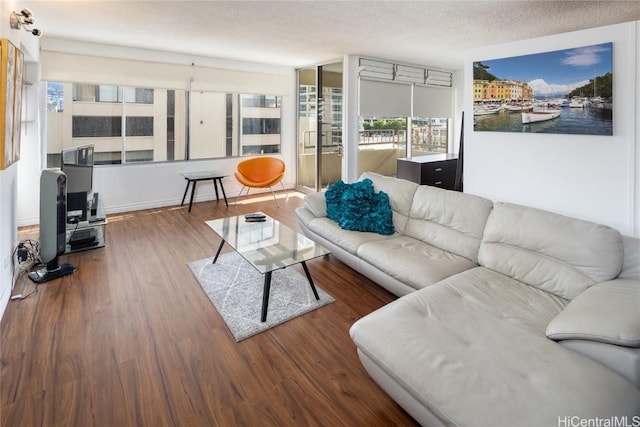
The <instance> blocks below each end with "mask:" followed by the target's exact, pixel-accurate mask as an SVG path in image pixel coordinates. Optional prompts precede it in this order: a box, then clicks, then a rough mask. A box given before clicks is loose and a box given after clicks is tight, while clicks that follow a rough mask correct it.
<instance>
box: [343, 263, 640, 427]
mask: <svg viewBox="0 0 640 427" xmlns="http://www.w3.org/2000/svg"><path fill="white" fill-rule="evenodd" d="M565 305H566V301H565V300H564V299H562V298H559V297H557V296H555V295H552V294H550V293H547V292H544V291H542V290H540V289H537V288H535V287H531V286H527V285H525V284H523V283H521V282H518V281H516V280H513V279H511V278H508V277H506V276H504V275H501V274H498V273H496V272H494V271H491V270H489V269H486V268H481V267H478V268H474V269H471V270H468V271H465V272H463V273H460V274H457V275H455V276H452V277H450V278H448V279H445V280H443V281H441V282H440V283H438V284H435V285H433V286H429V287H426V288H424V289H421V290H418V291H416V292H413V293H411V294H409V295H407V296H404V297H402V298H400V299H398V300H396V301H394V302H392V303H390V304H388V305H386V306H384V307H382V308H381V309H379V310H376V311H375V312H373V313H371V314H369V315H367V316H365V317H364V318H362V319H360V320H358V321H357V322H356V323H355V324H354V325H353V326H352V328H351V330H350V333H351V337H352V339H353V341H354V342H355V344H356V345H357V346H358V349H359V350H360V351H362V352H364V353H365V354H366V355H367V356H368V357H369V358H371V359H372V360H373V361H374V362H375V363H376V364H377V365H378V366H379V367H380V368H381V369H383V370H384V371H385V372H386V373H388V374H389V375H390V376H392V377H393V378H394V380H395V381H396V382H397V384H398V385H400V386H401V387H403V388H404V389H405V390H406V391H407V392H408V393H410V394H411V395H412V396H413V397H414V398H415V399H417V400H418V401H420V402H421V403H422V404H423V405H424V406H425V407H426V408H428V409H429V410H430V411H431V412H433V413H434V414H435V415H436V416H438V417H439V418H440V419H441V420H443V424H446V425H457V426H498V425H518V426H542V425H547V426H551V425H557V424H558V420H559V417H563V416H578V417H583V418H594V417H601V418H609V417H611V416H621V415H627V416H629V415H633V414H637V413H638V411H639V410H640V391H639V390H638V389H636V388H635V387H634V386H633V385H632V384H631V383H629V382H628V381H627V380H626V379H624V378H622V377H621V376H618V375H616V374H615V373H613V372H612V371H611V370H609V369H608V368H606V367H605V366H602V365H601V364H599V363H597V362H595V361H593V360H591V359H588V358H586V357H584V356H581V355H579V354H577V353H575V352H572V351H569V350H567V349H565V348H563V347H562V346H560V345H558V344H557V343H556V342H554V341H552V340H549V339H547V338H546V336H545V329H546V325H547V324H548V323H549V322H550V321H551V320H552V319H553V318H554V317H555V316H556V315H557V314H558V313H559V312H560V311H561V310H562V309H563V308H564V307H565ZM585 373H588V375H587V374H585Z"/></svg>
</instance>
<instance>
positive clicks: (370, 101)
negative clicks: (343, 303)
mask: <svg viewBox="0 0 640 427" xmlns="http://www.w3.org/2000/svg"><path fill="white" fill-rule="evenodd" d="M360 116H367V117H368V116H373V117H410V116H411V85H406V84H398V83H387V82H379V81H373V80H362V79H361V80H360Z"/></svg>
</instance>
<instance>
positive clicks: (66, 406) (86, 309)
mask: <svg viewBox="0 0 640 427" xmlns="http://www.w3.org/2000/svg"><path fill="white" fill-rule="evenodd" d="M231 202H232V201H231ZM280 204H281V207H280V208H277V207H276V206H275V204H274V202H273V199H272V198H270V197H268V196H262V195H261V196H259V197H255V198H251V199H249V200H247V202H246V203H244V202H243V201H242V200H241V203H239V204H238V205H237V206H233V204H231V205H230V206H229V208H227V207H225V205H224V203H223V202H215V201H211V202H202V203H196V204H194V206H193V209H192V211H191V213H188V212H187V207H186V206H183V207H168V208H162V209H151V210H145V211H138V212H131V213H126V214H116V215H111V216H109V224H108V225H107V237H106V247H105V248H100V249H95V250H89V251H85V252H79V253H74V254H70V255H64V256H62V257H61V261H63V262H69V263H71V264H73V265H75V266H77V268H78V270H77V271H76V272H75V273H74V274H72V275H70V276H66V277H63V278H61V279H57V280H54V281H50V282H47V283H44V284H42V285H40V286H39V287H38V291H37V293H36V294H34V295H32V296H31V297H29V298H27V299H25V300H22V301H10V302H9V305H8V307H7V309H6V311H5V314H4V317H3V319H2V322H1V324H0V329H1V330H0V334H1V335H0V363H1V365H0V421H1V424H2V425H3V426H93V425H96V426H154V427H156V426H236V425H237V426H263V425H273V426H276V425H277V426H294V425H295V426H300V425H305V426H315V425H317V426H342V425H350V426H351V425H353V426H374V425H380V426H390V425H395V426H403V425H404V426H407V425H409V426H412V425H415V422H414V421H413V420H412V419H411V417H409V416H408V415H407V414H406V413H405V412H404V411H403V410H402V409H401V408H400V407H399V406H398V405H397V404H395V402H394V401H393V400H391V398H389V397H388V396H387V395H386V394H385V393H384V392H383V391H382V390H381V389H380V388H379V387H378V386H377V385H376V384H375V383H374V382H373V380H371V378H370V377H369V376H368V375H367V374H366V372H365V371H364V369H363V368H362V366H361V364H360V362H359V360H358V357H357V355H356V349H355V346H354V344H353V343H352V341H351V339H350V337H349V327H350V326H351V325H352V324H353V323H354V322H355V321H356V320H357V319H359V318H361V317H362V316H364V315H366V314H367V313H370V312H371V311H373V310H375V309H377V308H379V307H381V306H383V305H385V304H387V303H388V302H390V301H392V300H394V299H395V297H394V296H393V295H392V294H390V293H388V292H386V291H385V290H383V289H382V288H381V287H379V286H377V285H376V284H374V283H373V282H371V281H370V280H368V279H366V278H364V277H362V276H361V275H359V274H358V273H356V272H354V271H353V270H351V269H350V268H349V267H347V266H345V265H344V264H342V263H341V262H340V261H338V260H336V259H335V258H334V257H332V256H328V257H323V258H319V259H316V260H313V261H310V262H309V263H308V265H309V269H310V271H311V274H312V276H313V278H314V281H315V283H316V284H317V285H318V286H320V287H322V288H323V289H325V290H326V291H327V292H329V293H330V294H331V295H333V297H334V298H335V299H336V302H334V303H332V304H329V305H327V306H325V307H323V308H321V309H318V310H315V311H313V312H311V313H308V314H305V315H303V316H301V317H298V318H296V319H294V320H291V321H289V322H287V323H284V324H282V325H280V326H277V327H275V328H273V329H270V330H268V331H266V332H263V333H260V334H258V335H255V336H253V337H251V338H248V339H246V340H244V341H241V342H239V343H236V342H235V340H234V338H233V336H232V334H231V333H230V332H229V330H228V329H227V327H226V325H225V323H224V321H223V320H222V318H221V317H220V316H219V315H218V312H217V311H216V309H215V308H214V307H213V305H212V304H211V302H210V301H209V299H208V298H207V296H206V295H205V293H204V291H203V290H202V288H201V287H200V285H199V284H198V282H197V281H196V279H195V278H194V277H193V275H192V274H191V272H190V270H189V268H188V267H187V262H189V261H193V260H197V259H201V258H206V257H210V256H213V255H214V254H215V250H216V249H217V247H218V244H219V242H220V240H219V238H218V237H217V236H216V235H215V233H214V232H213V231H212V230H211V229H210V228H209V227H207V226H206V224H205V223H204V221H205V220H208V219H213V218H220V217H225V216H230V215H238V214H242V213H247V212H253V211H263V212H265V213H267V214H269V215H271V216H273V217H275V218H277V219H278V220H280V221H281V222H282V223H284V224H286V225H288V226H290V227H292V228H294V229H296V230H299V228H298V224H297V220H296V217H295V214H294V209H295V208H296V207H298V206H302V195H300V194H298V193H291V192H290V197H289V199H288V200H287V201H285V200H284V199H282V200H281V202H280ZM19 238H20V239H23V238H37V229H35V228H33V227H32V228H25V229H21V230H20V233H19ZM228 250H230V249H229V247H228V246H225V250H224V251H225V252H226V251H228ZM298 267H299V266H296V267H293V268H298ZM301 271H302V270H301ZM258 285H261V284H258ZM274 286H275V282H274ZM33 288H34V284H33V283H32V282H31V281H30V280H29V279H28V278H27V277H26V275H21V276H20V278H19V279H18V282H17V284H16V287H15V289H14V293H22V294H27V293H29V292H30V291H31V290H32V289H33ZM398 351H402V349H398Z"/></svg>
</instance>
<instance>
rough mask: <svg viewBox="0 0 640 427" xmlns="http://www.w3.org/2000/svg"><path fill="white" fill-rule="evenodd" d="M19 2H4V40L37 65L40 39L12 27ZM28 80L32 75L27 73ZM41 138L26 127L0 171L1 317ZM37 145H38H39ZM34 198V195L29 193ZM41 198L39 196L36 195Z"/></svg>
mask: <svg viewBox="0 0 640 427" xmlns="http://www.w3.org/2000/svg"><path fill="white" fill-rule="evenodd" d="M19 7H20V5H19V3H18V2H15V1H12V0H8V1H1V2H0V17H2V19H0V37H3V38H7V39H9V40H10V41H11V43H13V44H14V45H15V46H16V47H18V48H19V49H20V50H21V51H22V52H23V53H24V55H25V60H26V61H37V60H38V55H39V47H40V44H39V39H38V38H36V37H34V36H33V35H31V34H30V33H28V32H26V31H23V30H19V29H12V28H10V27H9V15H10V13H11V12H12V11H14V10H20V9H19ZM26 72H27V79H28V78H29V77H30V74H31V72H32V69H31V68H28V69H27V70H26ZM25 97H26V98H28V99H25V100H23V101H25V102H30V101H31V100H32V98H31V97H30V94H29V92H28V91H27V92H25ZM38 138H39V136H38V131H37V126H36V125H35V122H33V123H32V124H31V125H30V124H23V125H22V137H21V150H20V160H19V161H18V162H16V163H14V164H12V165H11V166H9V167H8V168H7V169H5V170H2V171H0V317H1V316H2V314H3V313H4V310H5V308H6V306H7V303H8V301H9V297H10V295H11V289H12V286H13V274H12V262H11V257H12V254H13V248H14V247H15V244H16V243H17V235H18V231H17V230H18V228H17V227H18V226H17V222H18V220H17V212H18V208H17V206H18V199H19V198H20V195H21V192H20V188H19V185H18V184H19V182H20V179H21V176H22V173H21V171H20V165H22V164H24V163H25V161H24V157H25V152H26V151H29V150H31V149H33V146H34V144H36V143H37V140H38ZM36 145H37V144H36ZM28 194H30V195H31V196H32V195H33V194H34V193H32V192H29V193H28ZM35 194H37V193H35Z"/></svg>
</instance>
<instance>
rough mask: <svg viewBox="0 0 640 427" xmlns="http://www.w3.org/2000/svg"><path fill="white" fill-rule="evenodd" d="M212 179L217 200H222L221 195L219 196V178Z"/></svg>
mask: <svg viewBox="0 0 640 427" xmlns="http://www.w3.org/2000/svg"><path fill="white" fill-rule="evenodd" d="M211 181H213V188H214V190H216V201H218V200H220V197H218V179H217V178H213V179H212V180H211Z"/></svg>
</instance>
